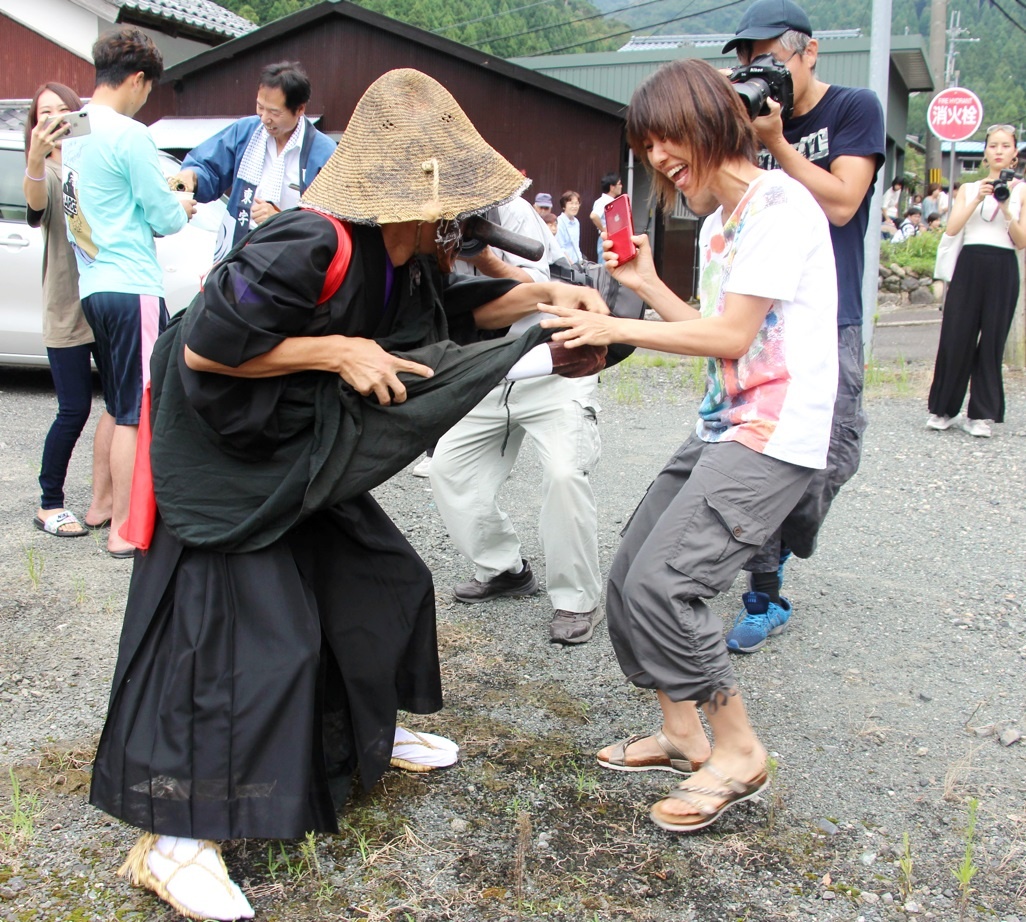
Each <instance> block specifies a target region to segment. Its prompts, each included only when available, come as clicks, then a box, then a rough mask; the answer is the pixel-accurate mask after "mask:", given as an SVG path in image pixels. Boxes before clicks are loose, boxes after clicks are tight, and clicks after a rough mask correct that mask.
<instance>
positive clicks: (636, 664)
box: [606, 435, 814, 704]
mask: <svg viewBox="0 0 1026 922" xmlns="http://www.w3.org/2000/svg"><path fill="white" fill-rule="evenodd" d="M813 473H814V472H813V471H812V469H810V468H804V467H798V466H797V465H794V464H788V463H787V462H786V461H778V460H777V459H776V458H770V457H769V456H767V455H762V454H759V453H758V452H756V451H753V450H751V449H750V448H746V447H745V446H744V445H741V444H739V443H737V442H716V443H707V442H703V441H702V440H701V439H700V438H698V437H697V436H694V435H693V436H691V438H689V439H688V440H687V441H686V442H685V443H684V445H683V446H681V448H680V449H679V451H678V452H677V454H676V455H674V457H673V458H671V459H670V461H669V463H668V464H667V465H666V467H665V468H663V470H662V472H661V473H660V474H659V476H658V477H656V479H655V480H654V481H653V482H652V485H651V486H650V487H649V488H648V492H647V493H646V494H645V497H644V499H642V501H641V504H640V505H639V506H638V508H637V509H636V510H635V512H634V515H633V516H631V519H630V521H629V522H628V523H627V526H626V528H625V529H624V531H623V541H622V543H621V544H620V548H619V550H618V551H617V553H616V557H615V559H614V560H613V566H612V569H611V570H610V573H609V584H608V589H607V597H606V613H607V616H608V618H609V636H610V639H611V640H612V642H613V649H614V651H615V652H616V657H617V659H618V660H619V662H620V668H621V669H623V672H624V675H626V676H627V678H628V679H629V680H630V681H631V682H633V683H634V684H635V685H637V686H638V687H640V688H657V689H660V690H661V691H664V692H666V694H667V695H668V696H669V697H670V698H671V699H672V700H673V701H696V702H698V703H700V704H701V703H705V702H707V701H711V700H714V698H715V697H716V696H717V695H718V694H719V693H722V692H726V691H728V690H729V689H732V688H734V687H735V685H736V684H737V683H736V681H735V678H734V671H733V667H732V666H731V664H730V658H729V656H728V654H727V646H726V643H725V642H724V639H723V624H722V621H721V619H720V618H718V617H716V616H714V615H713V613H712V612H711V611H710V609H709V606H708V605H707V604H706V603H705V601H704V600H705V599H710V598H712V597H713V596H715V595H716V594H717V593H720V592H723V591H724V590H725V589H728V588H729V587H730V585H731V583H732V582H733V581H734V578H735V577H736V576H737V574H738V572H739V571H740V570H741V566H742V564H744V562H745V561H746V560H747V559H748V558H749V557H750V556H751V555H752V553H753V552H754V551H755V550H756V549H758V548H759V547H760V546H761V545H762V544H763V542H764V541H765V540H766V538H767V536H768V535H770V534H771V533H773V532H774V531H775V530H776V529H777V528H779V526H780V523H781V522H782V521H783V519H784V516H785V515H787V513H788V512H790V511H791V509H792V508H793V507H794V504H795V503H796V502H797V501H798V499H799V497H800V496H801V495H802V493H803V492H804V491H805V489H806V487H807V486H808V483H809V481H810V480H811V479H812V475H813Z"/></svg>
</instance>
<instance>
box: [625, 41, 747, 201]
mask: <svg viewBox="0 0 1026 922" xmlns="http://www.w3.org/2000/svg"><path fill="white" fill-rule="evenodd" d="M649 138H660V139H665V140H667V141H674V142H677V143H682V144H687V146H688V147H689V148H690V149H691V164H690V168H691V171H692V173H693V174H694V175H695V176H696V177H697V178H703V177H704V176H706V175H708V173H710V172H712V171H714V170H715V169H717V168H718V167H719V166H720V164H722V163H724V162H726V161H727V160H735V159H738V160H747V161H749V162H751V163H754V162H755V156H756V153H757V151H758V143H757V141H756V136H755V130H754V129H753V128H752V123H751V120H750V119H749V118H748V113H747V112H746V111H745V109H744V106H743V105H742V103H741V100H740V98H739V97H738V95H737V93H736V92H735V91H734V88H733V87H732V86H731V85H730V81H729V80H727V78H726V77H725V76H724V75H723V74H721V73H720V72H719V71H717V70H716V69H715V68H714V67H713V66H712V65H711V64H707V63H706V62H705V61H700V60H698V59H697V58H690V59H683V60H679V61H671V62H670V63H669V64H664V65H663V66H662V67H660V68H659V70H657V71H656V72H655V73H654V74H652V76H651V77H649V78H648V79H647V80H646V81H645V82H644V83H642V84H641V86H639V87H638V88H637V89H636V90H635V91H634V95H633V96H631V102H630V106H629V107H628V109H627V141H628V143H629V144H630V145H631V148H632V149H633V151H634V156H635V157H637V158H638V159H640V160H643V161H644V162H645V165H646V167H647V168H648V170H649V173H651V174H652V177H653V182H654V186H655V192H656V194H657V195H658V197H659V201H660V203H661V204H662V205H663V207H664V208H667V209H671V208H673V207H674V205H675V204H676V202H677V197H678V194H679V193H678V190H677V187H676V186H675V185H674V184H673V183H672V182H671V181H670V180H669V179H668V178H667V177H666V176H664V175H663V174H662V173H659V172H658V171H656V170H654V169H653V168H652V165H651V164H650V163H649V160H648V151H647V150H646V149H645V145H646V143H647V142H648V139H649Z"/></svg>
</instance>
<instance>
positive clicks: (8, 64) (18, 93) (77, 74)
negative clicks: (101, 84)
mask: <svg viewBox="0 0 1026 922" xmlns="http://www.w3.org/2000/svg"><path fill="white" fill-rule="evenodd" d="M0 48H3V66H2V67H0V98H2V99H30V98H31V97H32V96H33V95H35V92H36V88H37V87H38V86H39V85H40V84H41V83H49V82H54V83H64V84H66V85H67V86H70V87H71V88H72V89H73V90H75V91H76V92H77V93H78V94H79V95H80V96H88V95H89V94H90V93H91V92H92V91H93V83H94V80H95V77H96V71H95V70H94V69H93V65H92V63H91V62H89V61H83V60H82V58H80V57H78V55H74V54H72V53H71V52H70V51H68V50H66V49H64V48H62V47H61V46H60V45H55V44H54V43H53V42H51V41H50V40H49V39H48V38H45V37H44V36H42V35H39V34H38V33H36V32H33V31H32V30H31V29H26V28H25V27H24V26H23V25H21V24H20V23H17V22H15V21H14V20H13V19H11V18H10V17H8V16H5V15H3V14H2V13H0Z"/></svg>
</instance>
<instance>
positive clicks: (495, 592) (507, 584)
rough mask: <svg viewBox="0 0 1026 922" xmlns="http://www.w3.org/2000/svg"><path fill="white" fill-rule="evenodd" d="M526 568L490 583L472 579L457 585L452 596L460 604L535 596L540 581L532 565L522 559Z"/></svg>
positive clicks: (502, 575)
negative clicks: (503, 597) (535, 576)
mask: <svg viewBox="0 0 1026 922" xmlns="http://www.w3.org/2000/svg"><path fill="white" fill-rule="evenodd" d="M521 560H522V562H523V564H524V566H523V569H521V571H520V572H519V573H500V574H499V575H498V576H493V577H492V578H491V579H490V580H488V582H486V583H482V582H481V580H479V579H472V580H470V581H469V582H466V583H457V584H456V585H455V586H454V587H453V590H452V594H453V595H454V596H456V599H457V600H458V601H460V602H469V603H475V602H487V601H488V600H489V599H498V598H501V597H502V596H514V597H516V596H524V595H534V594H535V593H536V592H537V591H538V580H536V579H535V578H534V574H533V573H532V572H531V565H530V564H529V563H528V562H527V561H526V560H523V558H521Z"/></svg>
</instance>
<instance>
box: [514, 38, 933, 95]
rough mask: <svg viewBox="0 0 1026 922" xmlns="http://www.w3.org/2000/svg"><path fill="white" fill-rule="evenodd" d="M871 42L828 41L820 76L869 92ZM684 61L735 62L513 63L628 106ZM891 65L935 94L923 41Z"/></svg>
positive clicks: (619, 59)
mask: <svg viewBox="0 0 1026 922" xmlns="http://www.w3.org/2000/svg"><path fill="white" fill-rule="evenodd" d="M869 48H870V39H869V38H868V37H860V38H837V39H830V38H824V40H823V42H822V43H821V44H820V48H819V61H818V64H817V66H816V73H817V74H818V75H819V77H820V79H821V80H823V81H825V82H826V83H837V84H841V85H843V86H866V85H867V84H868V82H869ZM679 58H701V59H702V60H705V61H708V62H709V63H710V64H713V65H715V66H717V67H730V66H732V65H733V64H734V56H733V55H729V54H720V49H719V48H718V47H708V46H704V47H703V46H694V45H688V46H683V47H680V48H663V49H658V50H654V51H602V52H593V53H588V54H550V55H538V56H536V57H528V58H511V59H510V61H511V63H514V64H519V65H520V66H521V67H527V68H530V69H531V70H536V71H538V72H540V73H543V74H546V75H548V76H550V77H555V78H556V79H557V80H562V81H564V82H565V83H570V84H572V85H573V86H577V87H580V88H581V89H585V90H589V91H590V92H592V93H595V94H597V95H599V96H604V97H606V98H607V99H614V100H616V101H618V102H622V103H627V102H628V101H629V100H630V98H631V94H632V93H633V92H634V88H635V87H636V86H637V85H638V84H639V83H641V81H642V80H644V79H645V78H646V77H647V76H648V75H649V74H651V73H652V72H653V71H655V70H656V69H657V68H658V67H659V66H660V65H661V64H665V63H666V62H667V61H675V60H677V59H679ZM891 64H892V65H893V67H894V68H895V70H896V71H897V73H898V75H899V76H900V77H901V80H902V82H903V83H904V84H905V88H906V90H907V91H908V92H910V93H911V92H916V91H924V90H932V89H933V88H934V86H935V81H934V79H933V76H932V74H931V73H930V68H929V65H928V63H927V51H926V43H925V40H924V39H923V37H922V36H921V35H893V36H891Z"/></svg>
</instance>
